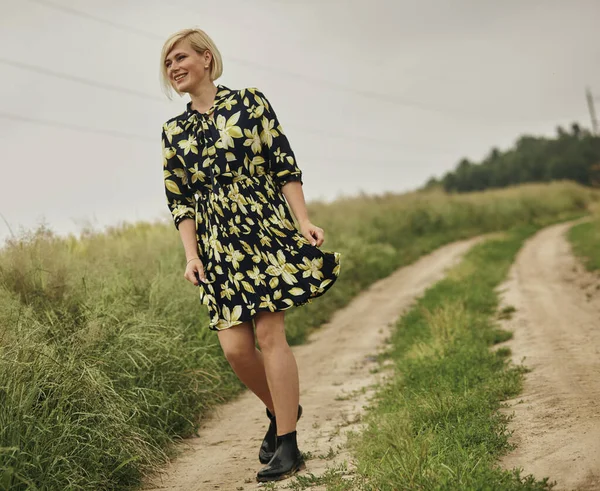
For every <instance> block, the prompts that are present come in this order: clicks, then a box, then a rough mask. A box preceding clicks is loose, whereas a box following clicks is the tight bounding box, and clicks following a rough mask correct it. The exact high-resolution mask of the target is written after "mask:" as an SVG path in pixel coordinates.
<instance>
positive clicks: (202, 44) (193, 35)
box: [160, 29, 223, 99]
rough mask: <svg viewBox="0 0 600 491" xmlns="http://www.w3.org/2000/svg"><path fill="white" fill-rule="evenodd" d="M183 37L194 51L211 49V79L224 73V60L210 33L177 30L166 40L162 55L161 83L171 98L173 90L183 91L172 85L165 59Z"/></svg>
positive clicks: (195, 30)
mask: <svg viewBox="0 0 600 491" xmlns="http://www.w3.org/2000/svg"><path fill="white" fill-rule="evenodd" d="M183 39H187V40H188V41H189V42H190V45H191V47H192V48H193V49H194V51H196V52H197V53H199V54H203V53H204V52H205V51H206V50H208V51H210V53H211V54H212V61H211V62H210V74H209V76H210V80H211V81H214V80H217V79H218V78H219V77H220V76H221V75H222V74H223V60H222V59H221V53H220V52H219V50H218V49H217V46H216V45H215V43H214V42H213V40H212V39H211V38H210V36H209V35H208V34H206V33H205V32H204V31H203V30H202V29H183V30H181V31H177V32H176V33H175V34H172V35H171V36H169V38H168V39H167V40H166V41H165V44H164V45H163V48H162V52H161V55H160V74H161V84H162V87H163V91H164V92H165V94H166V95H167V97H169V99H170V98H171V94H172V91H175V92H177V93H178V94H179V95H181V93H180V92H178V91H177V89H175V88H173V86H172V85H171V82H170V80H169V77H168V75H167V67H166V66H165V60H166V59H167V56H168V55H169V53H170V51H171V50H172V49H173V46H175V45H176V44H177V43H178V42H179V41H181V40H183Z"/></svg>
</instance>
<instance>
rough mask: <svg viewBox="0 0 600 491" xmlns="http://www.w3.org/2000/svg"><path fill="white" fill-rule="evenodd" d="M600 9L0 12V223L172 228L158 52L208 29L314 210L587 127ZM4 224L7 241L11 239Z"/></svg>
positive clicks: (542, 1) (440, 1)
mask: <svg viewBox="0 0 600 491" xmlns="http://www.w3.org/2000/svg"><path fill="white" fill-rule="evenodd" d="M599 20H600V1H598V0H505V1H502V2H498V1H497V0H493V1H492V0H428V1H425V0H410V1H409V0H369V1H366V0H363V1H358V0H346V1H342V0H230V1H228V2H222V1H219V2H217V1H214V0H213V1H210V2H208V1H205V0H171V1H169V2H166V1H164V0H162V1H161V0H118V1H117V0H19V1H16V0H0V74H1V76H0V145H1V150H2V160H1V162H0V165H1V170H2V187H1V192H0V214H1V215H2V217H4V219H5V220H7V221H8V223H9V225H10V226H11V227H12V228H13V229H14V230H15V231H18V229H19V227H20V226H23V227H26V228H31V227H33V226H35V225H36V223H39V222H40V220H42V219H43V220H45V222H46V223H47V224H48V225H49V226H50V227H51V228H52V229H53V230H55V231H57V232H59V233H68V232H76V231H77V230H78V229H79V227H80V226H81V224H91V225H93V226H95V227H97V228H101V227H102V226H104V225H107V224H114V223H118V222H120V221H135V220H154V219H157V218H161V217H162V218H163V219H169V217H168V210H167V206H166V198H165V195H164V190H163V182H162V163H161V162H162V161H161V155H160V129H161V125H162V123H163V122H164V121H165V120H167V119H169V118H170V117H172V116H174V115H176V114H178V113H180V112H182V111H183V109H184V106H185V102H187V99H180V98H178V97H176V100H174V101H172V102H169V101H168V100H167V99H166V98H165V97H164V96H163V95H162V93H161V91H160V86H159V78H158V67H159V55H160V49H161V46H162V43H163V41H164V39H166V37H167V36H168V35H170V34H171V33H172V32H174V31H176V30H179V29H181V28H184V27H193V26H196V27H201V28H202V29H204V30H206V31H207V32H208V34H209V35H210V36H211V37H212V38H213V39H214V41H215V42H216V44H217V46H218V47H219V49H220V50H221V53H222V55H223V59H224V74H223V77H222V78H221V79H220V80H219V81H218V83H222V84H224V85H226V86H228V87H230V88H242V87H248V86H256V87H259V88H260V89H261V90H262V91H263V92H265V93H266V95H267V97H268V98H269V99H270V101H271V103H272V105H273V107H274V108H275V110H276V111H277V114H278V117H279V119H280V121H281V123H282V126H283V128H284V129H285V130H286V132H287V134H288V136H289V138H290V141H291V143H292V147H293V148H294V150H295V152H296V156H297V159H298V163H299V165H300V168H301V169H302V170H303V173H304V194H305V196H306V198H307V200H313V199H324V200H328V201H329V200H333V199H335V198H336V197H337V196H340V195H352V194H357V193H359V192H361V191H363V192H366V193H369V194H373V193H381V192H384V191H394V192H403V191H407V190H411V189H415V188H417V187H419V186H421V185H422V184H424V183H425V181H426V180H427V179H428V178H429V177H431V176H433V175H435V176H440V175H442V174H443V173H444V172H446V171H448V170H450V169H451V168H452V167H453V166H455V165H456V163H457V161H458V160H459V159H460V158H462V157H468V158H471V159H474V160H478V159H481V158H482V157H484V156H485V154H486V153H487V152H488V151H489V150H490V148H491V147H492V146H498V147H500V148H506V147H507V146H510V145H511V144H512V143H513V142H514V140H515V138H516V137H518V136H519V135H520V134H523V133H530V134H538V135H551V134H553V133H554V131H555V128H556V126H557V125H559V124H561V125H568V124H570V123H571V122H573V121H578V122H580V123H581V124H583V125H584V126H586V127H589V116H588V113H587V107H586V104H585V98H584V87H585V86H586V85H589V86H590V87H591V88H592V90H594V91H595V92H596V96H599V95H600V63H599V61H600V42H599V39H598V22H599ZM8 233H9V232H8V227H7V226H6V225H5V223H4V221H3V220H2V221H0V241H2V240H3V238H4V237H6V236H7V235H8Z"/></svg>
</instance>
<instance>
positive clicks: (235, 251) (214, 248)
mask: <svg viewBox="0 0 600 491" xmlns="http://www.w3.org/2000/svg"><path fill="white" fill-rule="evenodd" d="M162 144H163V167H164V182H165V192H166V196H167V201H168V206H169V210H170V211H171V215H172V218H173V221H174V224H175V227H177V228H179V223H180V222H181V221H182V220H183V219H185V218H192V219H194V220H195V223H196V239H197V242H198V252H199V256H200V259H201V260H202V263H203V264H204V271H205V274H206V279H207V283H206V284H204V283H202V282H200V284H199V290H200V301H201V303H202V304H204V305H206V306H207V307H208V311H209V316H210V325H209V328H210V329H212V330H221V329H227V328H229V327H232V326H235V325H237V324H240V323H242V322H245V321H249V320H251V319H252V318H253V317H254V315H255V314H256V313H257V312H260V311H271V312H275V311H281V310H287V309H289V308H290V307H293V306H298V305H303V304H307V303H310V302H311V301H312V299H313V298H315V297H319V296H321V295H323V294H324V293H325V292H326V291H327V290H328V289H329V288H331V286H332V285H333V284H334V282H335V281H336V279H337V278H338V276H339V274H340V253H338V252H325V251H322V250H320V249H319V248H318V247H316V246H313V245H311V244H310V242H309V241H308V240H307V239H305V238H304V237H303V236H302V234H301V233H300V232H299V231H298V230H297V229H296V227H295V226H294V223H293V219H292V217H291V214H290V211H289V209H288V207H287V202H286V200H285V197H284V196H283V194H282V192H281V187H282V186H283V185H284V184H286V183H287V182H290V181H298V182H300V183H302V172H301V170H300V169H299V168H298V166H297V164H296V159H295V156H294V153H293V151H292V149H291V148H290V145H289V142H288V140H287V138H286V136H285V134H284V133H283V131H282V129H281V126H280V124H279V122H278V120H277V116H276V115H275V112H274V110H273V107H272V106H271V105H270V104H269V102H268V100H267V99H266V97H265V96H264V94H263V93H262V92H260V91H259V90H258V89H256V88H247V89H242V90H231V89H229V88H227V87H225V86H223V85H218V86H217V94H216V97H215V101H214V102H213V105H212V106H211V108H210V109H209V110H208V111H207V112H206V113H200V112H198V111H196V110H194V109H192V108H191V102H190V103H188V105H187V109H186V111H185V112H183V113H182V114H180V115H179V116H177V117H175V118H172V119H170V120H169V121H167V122H166V123H165V124H164V125H163V131H162Z"/></svg>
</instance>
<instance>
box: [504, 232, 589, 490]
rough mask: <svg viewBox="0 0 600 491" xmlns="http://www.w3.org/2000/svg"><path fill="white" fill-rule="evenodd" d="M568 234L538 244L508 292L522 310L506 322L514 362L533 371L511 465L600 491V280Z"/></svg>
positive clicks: (522, 259)
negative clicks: (572, 246) (573, 249)
mask: <svg viewBox="0 0 600 491" xmlns="http://www.w3.org/2000/svg"><path fill="white" fill-rule="evenodd" d="M568 228H569V224H563V225H557V226H553V227H550V228H547V229H545V230H542V231H541V232H539V233H538V234H537V235H535V236H534V237H533V238H532V239H530V240H529V241H528V242H527V243H526V244H525V246H524V247H523V249H522V250H521V251H520V253H519V255H518V257H517V259H516V262H515V264H514V265H513V267H512V270H511V272H510V275H509V279H508V281H507V282H506V283H504V284H503V285H502V286H501V289H502V290H505V293H504V294H503V303H505V304H506V305H512V306H514V307H515V308H516V309H517V311H516V313H515V315H514V316H513V318H512V319H511V320H510V321H508V322H507V323H506V327H507V328H508V329H510V330H512V331H514V339H513V340H512V341H509V342H508V343H507V344H508V346H509V347H510V348H511V349H512V350H513V360H514V361H515V362H516V363H521V362H522V361H523V358H525V359H524V364H525V366H527V367H529V368H531V369H533V370H532V371H531V372H530V373H528V374H527V375H526V382H525V387H524V392H523V393H522V394H521V395H519V396H518V397H516V398H515V399H514V400H513V401H511V402H510V403H511V408H510V409H509V410H508V412H509V413H512V412H513V411H514V413H515V419H514V421H513V422H512V423H511V424H510V425H509V428H510V429H511V430H513V431H514V434H513V440H512V441H513V442H514V443H516V444H517V446H518V447H517V449H516V450H515V451H514V452H512V453H511V454H510V455H508V456H507V457H506V458H505V459H504V460H503V465H504V466H505V467H507V468H512V467H523V468H524V470H525V473H526V474H533V475H535V476H536V477H538V478H543V477H546V476H548V477H550V480H551V481H556V482H557V487H556V489H557V490H558V489H569V490H570V489H578V490H591V489H594V490H600V278H599V277H598V276H595V275H592V274H589V273H587V272H585V271H584V270H583V268H582V267H581V266H580V265H579V264H578V263H577V261H576V260H575V259H574V258H573V256H572V254H571V251H570V246H569V244H568V242H567V240H566V238H565V237H564V234H565V232H566V231H567V230H568Z"/></svg>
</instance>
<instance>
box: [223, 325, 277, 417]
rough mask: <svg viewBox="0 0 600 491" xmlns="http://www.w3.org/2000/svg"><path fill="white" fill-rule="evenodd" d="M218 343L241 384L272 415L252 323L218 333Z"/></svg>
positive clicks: (271, 404) (272, 409)
mask: <svg viewBox="0 0 600 491" xmlns="http://www.w3.org/2000/svg"><path fill="white" fill-rule="evenodd" d="M217 334H218V336H219V342H220V343H221V348H223V353H224V354H225V357H226V358H227V361H228V362H229V364H230V365H231V368H233V371H234V372H235V374H236V375H237V376H238V378H239V379H240V380H241V381H242V383H243V384H244V385H245V386H246V387H248V388H249V389H250V390H251V391H252V392H254V393H255V394H256V395H257V396H258V398H259V399H260V400H261V401H262V402H263V403H264V405H265V406H267V407H268V408H269V411H271V413H273V414H275V413H274V410H275V408H274V407H273V400H272V399H271V393H270V392H269V385H268V384H267V377H266V374H265V365H264V361H263V355H262V353H261V352H260V351H259V350H257V349H256V347H255V345H254V330H253V328H252V322H243V323H242V324H239V325H237V326H234V327H230V328H229V329H225V330H223V331H219V332H218V333H217Z"/></svg>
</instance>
